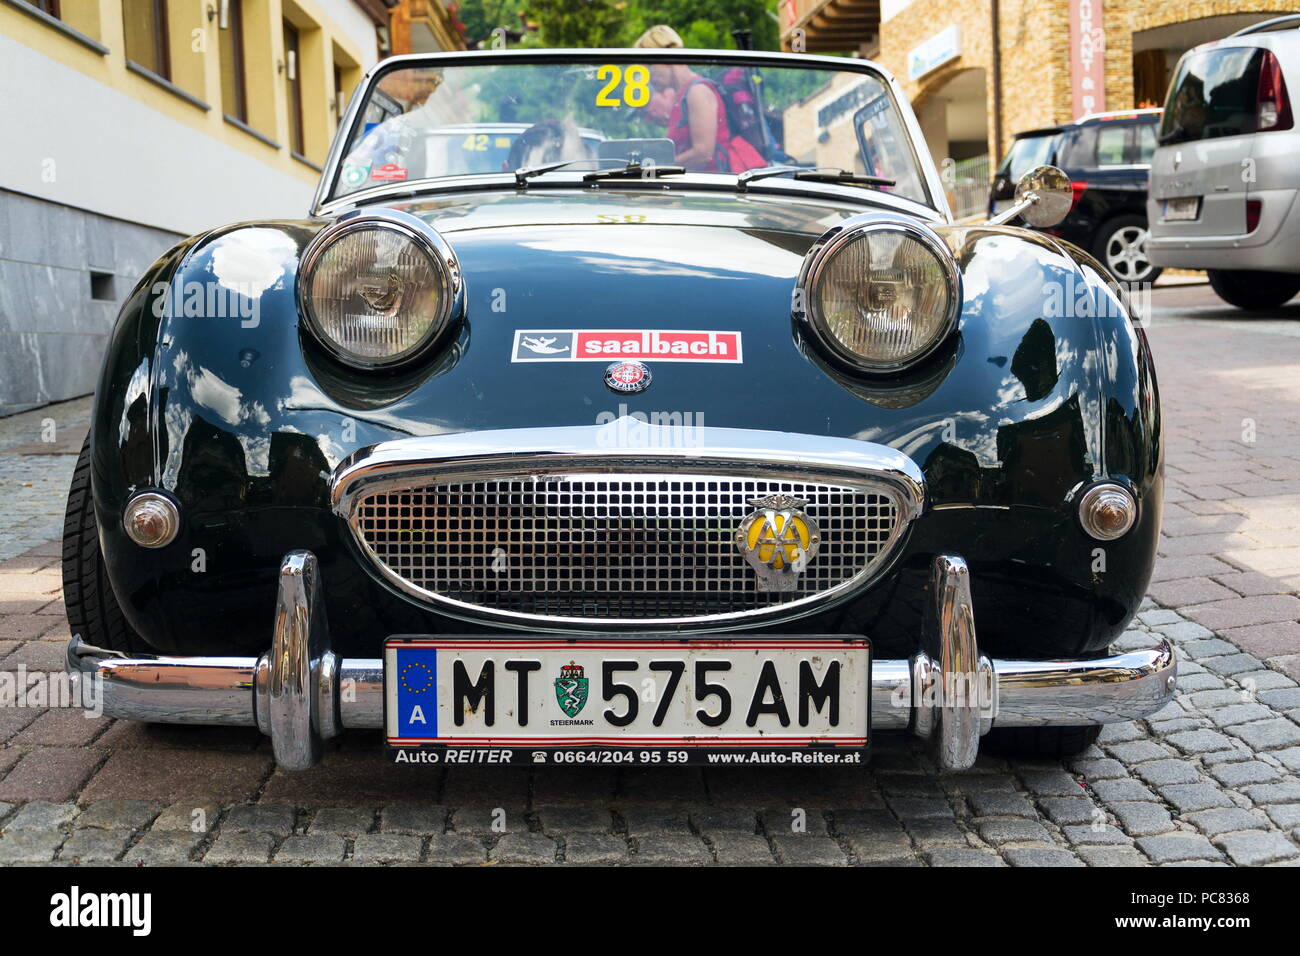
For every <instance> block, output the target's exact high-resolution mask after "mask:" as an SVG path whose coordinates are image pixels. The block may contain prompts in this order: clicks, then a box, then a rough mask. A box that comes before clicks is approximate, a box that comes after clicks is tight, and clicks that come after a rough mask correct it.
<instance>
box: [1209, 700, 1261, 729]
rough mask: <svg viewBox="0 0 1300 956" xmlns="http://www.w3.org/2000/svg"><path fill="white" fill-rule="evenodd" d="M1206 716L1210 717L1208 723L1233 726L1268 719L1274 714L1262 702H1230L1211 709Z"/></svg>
mask: <svg viewBox="0 0 1300 956" xmlns="http://www.w3.org/2000/svg"><path fill="white" fill-rule="evenodd" d="M1206 716H1207V717H1209V718H1210V723H1212V724H1215V725H1216V726H1219V727H1235V726H1237V725H1238V724H1248V723H1252V722H1254V721H1257V720H1269V719H1270V718H1272V717H1274V716H1275V715H1274V713H1273V711H1271V710H1269V709H1268V708H1267V707H1265V706H1264V705H1263V704H1232V705H1230V706H1228V707H1220V708H1218V709H1216V710H1211V711H1210V712H1209V713H1207V714H1206Z"/></svg>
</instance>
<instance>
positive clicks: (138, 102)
mask: <svg viewBox="0 0 1300 956" xmlns="http://www.w3.org/2000/svg"><path fill="white" fill-rule="evenodd" d="M403 2H408V0H403ZM413 5H415V6H419V7H421V15H423V14H424V12H426V11H427V9H428V8H429V7H430V6H431V4H429V3H419V4H413ZM400 6H401V4H399V2H398V0H0V128H3V129H5V130H6V131H7V134H6V136H5V142H4V147H3V148H2V149H0V414H7V413H11V412H14V411H17V410H20V409H22V408H29V407H32V406H35V405H40V404H44V403H46V402H50V401H57V400H60V399H64V398H70V397H73V396H76V395H84V394H87V393H88V392H90V391H92V390H93V389H94V384H95V380H96V377H97V375H98V371H99V363H100V359H101V356H102V354H103V350H104V346H105V342H106V338H107V335H108V332H109V330H110V329H111V328H112V324H113V320H114V318H115V316H116V314H117V310H118V307H119V306H120V303H121V301H122V299H123V298H125V296H126V294H127V293H128V292H129V291H130V289H131V287H132V286H133V285H134V283H135V282H136V280H137V279H138V278H139V276H140V275H141V273H143V272H144V271H145V269H146V268H147V267H148V265H149V264H150V263H151V262H152V261H153V260H154V259H156V258H157V257H158V256H159V255H161V254H162V253H163V252H164V251H166V250H167V249H168V248H169V247H170V246H171V245H173V244H174V243H175V242H176V241H177V240H178V239H179V238H181V237H183V236H185V235H189V234H192V233H195V232H199V231H201V230H204V229H209V228H213V227H216V226H220V225H223V224H225V223H229V222H235V221H238V220H241V219H253V218H257V219H261V218H266V217H280V216H283V217H295V218H296V217H301V216H303V215H305V214H306V212H307V210H308V208H309V206H310V203H311V196H312V193H313V191H314V189H315V186H316V182H317V180H318V178H319V176H320V171H321V167H322V165H323V164H324V162H325V158H326V155H327V153H328V151H329V146H330V143H331V141H332V139H333V136H334V132H335V129H336V128H337V125H338V122H339V119H340V117H341V116H342V115H343V110H344V107H345V105H346V102H347V98H348V96H349V95H350V94H351V92H352V91H353V90H354V89H355V87H356V85H357V83H358V82H359V81H360V79H361V76H362V74H363V73H364V72H365V70H367V69H369V67H370V66H372V65H373V64H374V63H375V62H376V61H377V60H378V59H379V58H380V57H381V56H383V55H385V54H386V52H387V51H388V50H389V49H391V42H390V30H391V23H390V17H392V16H393V15H394V13H393V8H394V7H400ZM449 42H450V41H449Z"/></svg>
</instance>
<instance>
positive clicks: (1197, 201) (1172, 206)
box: [1161, 196, 1201, 222]
mask: <svg viewBox="0 0 1300 956" xmlns="http://www.w3.org/2000/svg"><path fill="white" fill-rule="evenodd" d="M1200 214H1201V197H1200V196H1188V197H1185V198H1183V199H1166V200H1165V201H1164V211H1163V212H1162V213H1161V218H1162V219H1164V220H1165V221H1166V222H1178V221H1179V220H1183V219H1195V218H1196V217H1197V216H1199V215H1200Z"/></svg>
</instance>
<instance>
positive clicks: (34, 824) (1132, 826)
mask: <svg viewBox="0 0 1300 956" xmlns="http://www.w3.org/2000/svg"><path fill="white" fill-rule="evenodd" d="M1156 302H1157V305H1158V306H1163V307H1164V308H1163V310H1162V311H1160V312H1158V313H1157V315H1156V321H1155V324H1154V327H1153V329H1152V340H1153V343H1154V348H1155V351H1156V360H1157V367H1158V370H1159V373H1160V381H1161V387H1162V392H1163V395H1162V397H1163V401H1164V409H1165V416H1166V423H1167V427H1168V445H1167V451H1168V461H1169V490H1168V505H1167V510H1166V513H1165V537H1164V539H1163V542H1162V546H1161V558H1160V561H1159V563H1158V565H1157V568H1156V573H1155V579H1154V581H1153V583H1152V585H1151V589H1150V598H1149V599H1148V600H1147V602H1146V604H1145V605H1144V609H1143V611H1142V612H1141V614H1140V615H1139V617H1138V619H1137V621H1135V622H1134V625H1133V627H1132V629H1131V630H1130V631H1129V632H1127V633H1126V634H1125V635H1124V636H1123V638H1122V639H1121V641H1120V642H1119V644H1120V646H1121V647H1136V646H1141V645H1149V644H1150V643H1152V642H1153V641H1154V640H1155V635H1156V634H1157V633H1158V634H1163V635H1165V636H1167V637H1169V638H1170V639H1171V640H1173V641H1174V642H1175V643H1176V645H1177V647H1178V650H1179V656H1180V667H1181V677H1180V688H1179V691H1178V695H1177V697H1176V699H1175V700H1174V702H1173V703H1171V704H1170V705H1169V706H1168V707H1167V708H1165V709H1164V710H1163V711H1161V712H1160V713H1158V714H1156V715H1154V716H1153V718H1152V719H1150V720H1148V721H1144V722H1141V723H1126V724H1119V725H1112V726H1110V727H1107V728H1106V729H1105V731H1104V732H1103V734H1102V737H1101V739H1100V741H1099V743H1098V745H1097V746H1096V747H1094V748H1092V749H1091V750H1089V751H1088V752H1087V753H1086V754H1084V755H1083V756H1081V757H1079V758H1077V759H1074V760H1070V761H1066V762H1058V761H1051V762H1045V763H1031V762H1025V761H1012V762H1007V761H1004V760H999V759H995V758H992V757H989V756H982V757H981V758H980V761H979V763H978V765H977V767H976V768H975V770H974V771H973V772H970V773H966V774H953V775H946V774H940V773H937V772H936V771H935V769H934V767H933V764H932V763H931V762H930V761H929V759H928V758H927V756H926V754H925V752H924V750H923V749H922V747H920V746H919V745H918V744H917V742H915V741H913V740H910V739H908V738H905V737H901V736H881V737H880V738H878V740H877V741H876V745H875V751H874V756H873V762H872V764H871V766H870V767H868V768H866V769H862V768H815V769H811V768H810V769H798V770H795V769H792V768H754V769H749V768H727V769H725V770H720V769H716V768H714V769H709V770H707V771H706V770H701V769H695V768H675V769H668V768H662V769H653V770H639V769H621V770H604V769H595V768H559V767H551V768H544V769H538V770H532V769H528V768H516V769H494V768H477V767H466V768H446V767H420V766H416V767H402V768H397V767H394V766H392V765H390V764H387V763H386V762H384V761H383V760H382V759H381V758H380V756H379V754H378V753H377V748H378V747H379V739H378V736H377V735H375V734H361V733H354V734H349V735H347V736H345V737H344V738H342V739H341V740H340V741H339V742H338V743H337V746H336V748H335V749H334V750H332V751H331V752H330V753H329V754H328V755H327V757H326V759H325V762H324V763H323V764H322V765H321V766H320V767H317V768H315V769H313V770H311V771H308V772H306V773H299V774H287V773H283V772H280V771H278V770H276V769H274V767H273V763H272V760H271V755H270V752H269V746H268V742H267V741H266V740H265V739H264V738H262V737H261V736H260V735H259V734H257V733H256V732H253V731H243V730H233V729H217V728H185V727H157V726H155V727H147V726H144V725H140V724H132V723H125V722H113V721H109V720H106V719H102V718H98V719H87V718H85V717H83V716H82V715H81V714H79V713H72V712H67V711H40V710H36V709H8V710H0V862H4V863H24V862H29V863H45V862H50V861H74V862H75V861H84V862H90V861H94V862H101V861H122V862H124V863H127V864H135V863H162V862H168V863H171V862H187V861H189V862H203V863H209V864H231V863H260V862H266V861H268V860H270V861H274V862H277V863H290V864H334V863H345V862H350V863H357V864H368V863H405V862H425V863H441V864H481V863H486V862H494V863H501V864H551V863H602V864H604V863H609V864H621V863H649V864H655V863H660V864H662V863H676V864H711V863H719V864H728V863H736V864H740V863H785V864H834V865H850V864H890V865H936V866H948V865H962V866H1005V865H1011V866H1044V865H1049V866H1050V865H1063V866H1079V865H1088V866H1123V865H1150V864H1156V865H1171V866H1176V865H1233V864H1236V865H1256V864H1283V865H1295V864H1296V863H1297V862H1300V842H1298V841H1300V687H1297V684H1296V678H1297V677H1300V623H1297V621H1298V619H1300V597H1298V596H1297V592H1298V591H1300V533H1298V532H1297V524H1300V468H1298V467H1297V466H1298V465H1300V375H1297V371H1298V370H1300V337H1297V336H1296V335H1294V334H1293V331H1294V328H1296V327H1300V323H1296V324H1294V325H1292V324H1289V323H1287V322H1280V321H1269V322H1265V323H1263V324H1262V325H1260V326H1259V327H1256V326H1255V325H1254V324H1252V323H1253V322H1254V320H1251V319H1244V318H1241V317H1240V316H1239V315H1238V314H1236V313H1234V312H1233V311H1232V310H1228V309H1218V308H1217V307H1216V306H1214V305H1213V304H1212V303H1213V302H1214V300H1213V299H1212V298H1211V297H1210V294H1209V293H1208V291H1207V290H1205V289H1204V287H1194V288H1180V289H1176V290H1168V291H1162V292H1158V293H1157V295H1156ZM1186 315H1196V316H1197V320H1196V321H1191V320H1188V319H1186V318H1179V317H1177V316H1186ZM1286 315H1287V316H1288V317H1289V318H1291V319H1295V318H1300V308H1297V307H1292V310H1290V311H1289V312H1287V313H1286ZM1279 333H1280V334H1279ZM84 412H85V408H84V403H83V404H75V405H72V406H71V408H69V406H62V407H59V408H56V409H46V410H40V411H39V412H36V413H29V414H28V416H27V418H28V419H29V421H28V423H27V425H23V424H22V423H21V422H15V421H14V420H12V419H7V420H4V421H0V482H3V485H2V486H0V487H3V490H4V494H5V498H6V507H7V508H9V509H10V510H11V511H12V510H13V506H12V504H11V498H10V495H11V493H12V491H11V489H12V488H13V484H12V481H13V480H14V479H13V475H15V474H17V475H19V476H20V477H21V476H22V475H24V474H27V475H31V474H33V472H31V471H26V472H24V470H23V469H31V468H33V467H34V466H32V465H31V464H29V463H28V462H29V459H30V458H43V459H44V461H43V462H42V468H44V469H45V470H44V471H40V472H39V473H37V474H38V477H41V476H47V477H46V478H45V480H44V481H43V483H42V485H41V486H40V488H41V489H42V490H41V491H40V492H39V493H38V492H35V491H33V492H31V493H30V494H28V495H26V496H22V497H20V499H19V507H18V517H17V521H16V522H14V524H16V525H18V526H21V528H22V531H21V533H20V534H14V533H13V528H12V527H11V528H5V529H0V546H3V547H9V548H12V547H16V545H15V544H14V542H21V543H23V544H24V545H29V544H30V542H31V539H30V538H28V537H25V536H26V535H28V534H30V533H32V532H31V529H32V528H37V527H39V528H45V527H47V526H48V527H53V525H45V524H41V521H43V520H46V519H49V518H50V516H53V515H55V514H57V513H61V510H62V489H61V487H56V485H57V480H56V479H60V478H61V479H62V480H63V481H64V482H66V475H67V474H68V473H69V472H70V470H71V458H70V456H66V455H64V456H59V455H54V456H50V455H46V456H28V455H13V454H5V453H4V449H5V447H6V445H8V446H10V447H12V446H13V445H21V444H23V443H24V442H30V441H36V440H39V436H36V437H32V436H31V435H27V436H24V435H22V434H19V433H20V432H21V431H22V430H23V429H24V428H29V427H30V426H31V424H32V423H35V425H37V426H38V427H39V424H40V421H41V419H42V418H43V417H49V416H51V415H53V416H55V417H56V418H58V419H59V420H60V422H62V417H63V416H67V418H68V419H69V424H70V425H71V424H72V422H71V419H72V418H74V417H75V416H82V420H83V421H84ZM11 439H12V441H11ZM24 480H26V479H24ZM36 487H37V486H36V484H35V483H33V488H36ZM43 495H48V496H49V497H48V498H45V497H42V496H43ZM59 587H60V580H59V570H58V546H57V544H56V543H46V544H39V545H36V546H34V547H24V548H22V553H21V555H20V556H19V557H16V558H13V559H11V560H8V561H5V562H3V563H0V671H13V670H15V669H16V668H17V667H18V666H19V665H20V664H21V665H25V666H26V667H27V668H29V669H57V668H58V667H60V666H61V652H62V644H63V642H64V641H66V640H67V638H68V633H67V624H66V622H65V621H64V619H63V614H62V606H61V601H60V596H59Z"/></svg>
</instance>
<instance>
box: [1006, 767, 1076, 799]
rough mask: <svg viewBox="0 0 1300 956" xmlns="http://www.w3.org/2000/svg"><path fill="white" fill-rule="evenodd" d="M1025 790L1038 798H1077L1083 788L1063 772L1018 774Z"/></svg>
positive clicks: (1027, 772)
mask: <svg viewBox="0 0 1300 956" xmlns="http://www.w3.org/2000/svg"><path fill="white" fill-rule="evenodd" d="M1020 779H1021V781H1022V782H1023V783H1024V785H1025V789H1027V790H1029V791H1030V792H1031V793H1036V794H1038V795H1039V796H1040V797H1077V796H1080V795H1082V793H1083V788H1082V787H1080V786H1079V781H1077V780H1075V779H1074V777H1072V776H1070V774H1068V773H1066V772H1065V771H1064V770H1043V771H1026V772H1024V773H1021V774H1020Z"/></svg>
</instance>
